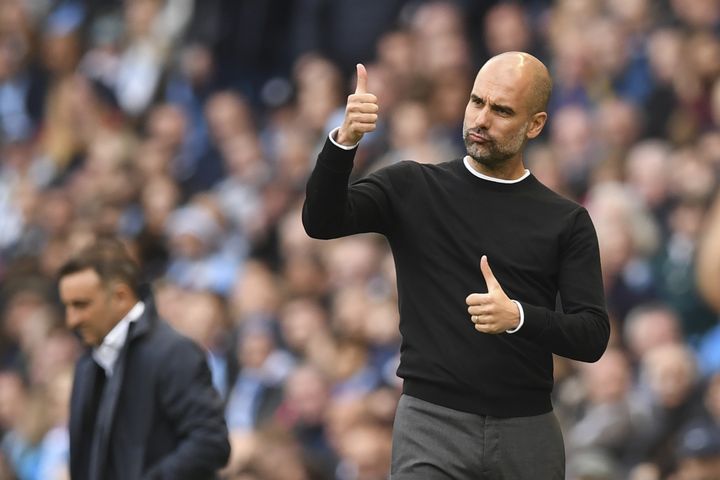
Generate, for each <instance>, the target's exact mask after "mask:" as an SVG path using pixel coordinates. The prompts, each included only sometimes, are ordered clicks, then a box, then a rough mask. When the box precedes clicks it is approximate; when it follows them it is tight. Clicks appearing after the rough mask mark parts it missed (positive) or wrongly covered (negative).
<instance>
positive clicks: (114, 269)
mask: <svg viewBox="0 0 720 480" xmlns="http://www.w3.org/2000/svg"><path fill="white" fill-rule="evenodd" d="M83 270H93V271H95V273H97V274H98V276H99V277H100V281H101V282H102V283H103V284H104V285H107V284H108V283H110V282H111V281H119V282H122V283H124V284H125V285H127V286H128V287H130V288H131V289H132V291H133V293H135V295H138V296H139V294H140V292H139V290H140V267H139V266H138V264H137V263H136V262H135V260H133V258H132V257H131V256H130V253H129V252H128V249H127V248H126V247H125V245H124V244H123V243H122V242H121V241H120V240H118V239H116V238H101V239H98V240H96V241H95V242H94V243H92V244H91V245H89V246H87V247H85V248H83V249H81V250H80V251H78V252H77V253H76V254H74V255H72V256H71V257H70V259H69V260H68V261H67V262H65V264H64V265H63V266H62V267H61V268H60V270H59V272H58V280H60V279H62V278H63V277H65V276H67V275H71V274H73V273H77V272H81V271H83Z"/></svg>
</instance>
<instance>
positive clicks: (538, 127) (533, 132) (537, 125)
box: [525, 112, 547, 139]
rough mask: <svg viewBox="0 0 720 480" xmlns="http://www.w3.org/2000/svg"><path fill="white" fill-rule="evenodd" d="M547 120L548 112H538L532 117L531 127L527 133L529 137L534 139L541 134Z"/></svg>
mask: <svg viewBox="0 0 720 480" xmlns="http://www.w3.org/2000/svg"><path fill="white" fill-rule="evenodd" d="M546 121H547V112H538V113H536V114H535V115H533V116H532V118H530V128H528V131H527V134H526V135H525V136H526V137H527V138H528V139H533V138H535V137H537V136H538V135H540V132H542V129H543V127H544V126H545V122H546Z"/></svg>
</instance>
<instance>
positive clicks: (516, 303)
mask: <svg viewBox="0 0 720 480" xmlns="http://www.w3.org/2000/svg"><path fill="white" fill-rule="evenodd" d="M510 301H511V302H513V303H514V304H515V305H517V307H518V310H519V311H520V323H518V326H517V327H515V328H513V329H512V330H505V333H515V332H517V331H518V330H520V329H521V328H522V326H523V324H524V323H525V310H523V308H522V305H521V304H520V302H518V301H517V300H510Z"/></svg>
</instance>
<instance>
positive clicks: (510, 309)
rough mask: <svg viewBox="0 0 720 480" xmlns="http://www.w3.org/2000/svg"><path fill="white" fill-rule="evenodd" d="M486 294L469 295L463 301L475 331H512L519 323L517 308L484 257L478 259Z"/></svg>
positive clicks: (496, 332)
mask: <svg viewBox="0 0 720 480" xmlns="http://www.w3.org/2000/svg"><path fill="white" fill-rule="evenodd" d="M480 270H481V271H482V274H483V277H484V278H485V283H486V284H487V288H488V292H487V293H471V294H470V295H468V297H467V298H466V299H465V303H467V304H468V313H469V314H470V320H471V321H472V322H473V323H474V324H475V330H477V331H478V332H482V333H490V334H498V333H503V332H505V331H507V330H512V329H514V328H515V327H517V326H518V325H519V323H520V312H519V310H518V306H517V305H516V304H515V302H513V301H512V300H510V298H508V296H507V295H506V294H505V291H504V290H503V289H502V286H500V282H498V280H497V278H495V275H494V274H493V272H492V270H491V269H490V264H489V263H488V260H487V257H486V256H485V255H483V256H482V258H481V259H480Z"/></svg>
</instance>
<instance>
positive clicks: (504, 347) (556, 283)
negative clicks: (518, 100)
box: [303, 140, 610, 417]
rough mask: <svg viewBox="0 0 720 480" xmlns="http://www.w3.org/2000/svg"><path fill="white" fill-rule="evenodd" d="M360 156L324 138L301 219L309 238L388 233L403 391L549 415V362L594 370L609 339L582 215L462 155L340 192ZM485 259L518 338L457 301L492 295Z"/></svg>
mask: <svg viewBox="0 0 720 480" xmlns="http://www.w3.org/2000/svg"><path fill="white" fill-rule="evenodd" d="M355 151H356V150H349V151H346V150H342V149H340V148H338V147H336V146H335V145H333V144H332V143H331V142H330V141H329V140H328V141H327V142H326V144H325V146H324V148H323V150H322V152H321V153H320V155H319V156H318V161H317V164H316V166H315V169H314V171H313V173H312V175H311V177H310V179H309V181H308V185H307V197H306V200H305V205H304V208H303V224H304V226H305V230H306V231H307V233H308V234H309V235H310V236H312V237H315V238H323V239H329V238H336V237H342V236H345V235H350V234H353V233H361V232H378V233H381V234H384V235H385V236H386V237H387V239H388V241H389V243H390V247H391V248H392V252H393V256H394V259H395V267H396V272H397V285H398V299H399V309H400V332H401V334H402V346H401V360H400V367H399V368H398V375H399V376H400V377H402V378H403V379H404V384H403V385H404V386H403V391H404V392H405V393H406V394H408V395H411V396H414V397H417V398H420V399H423V400H426V401H429V402H432V403H435V404H437V405H442V406H446V407H449V408H453V409H456V410H461V411H466V412H473V413H478V414H483V415H491V416H496V417H512V416H529V415H538V414H541V413H545V412H548V411H550V410H552V404H551V401H550V393H551V391H552V386H553V370H552V369H553V366H552V355H551V353H556V354H558V355H562V356H564V357H568V358H572V359H576V360H581V361H587V362H593V361H596V360H598V359H599V358H600V356H601V355H602V354H603V352H604V350H605V347H606V345H607V342H608V337H609V332H610V327H609V322H608V317H607V313H606V311H605V301H604V294H603V285H602V279H601V272H600V256H599V253H598V245H597V236H596V234H595V229H594V227H593V225H592V221H591V220H590V216H589V215H588V213H587V211H586V210H585V209H584V208H583V207H582V206H580V205H578V204H576V203H574V202H572V201H570V200H568V199H566V198H564V197H561V196H560V195H558V194H556V193H554V192H553V191H551V190H550V189H548V188H547V187H545V186H544V185H542V184H541V183H540V182H539V181H538V180H537V179H536V178H535V177H534V176H532V175H530V176H528V177H527V178H525V179H524V180H522V181H520V182H517V183H509V184H506V183H499V182H494V181H490V180H485V179H482V178H478V177H477V176H475V175H473V174H472V173H471V172H470V171H468V169H467V167H466V166H465V165H464V164H463V161H462V160H461V159H457V160H453V161H450V162H446V163H442V164H439V165H427V164H420V163H415V162H400V163H398V164H395V165H392V166H390V167H387V168H384V169H382V170H379V171H377V172H375V173H373V174H371V175H369V176H368V177H366V178H363V179H361V180H359V181H357V182H355V183H354V184H353V185H351V186H350V187H348V178H349V175H350V171H351V170H352V163H353V157H354V155H355ZM482 255H487V257H488V262H489V263H490V267H491V268H492V270H493V273H494V274H495V277H496V278H497V279H498V281H499V282H500V285H501V286H502V287H503V289H504V291H505V293H506V294H507V295H508V296H509V297H510V298H511V299H513V300H517V301H519V302H520V303H521V304H522V307H523V310H524V314H525V323H524V325H523V326H522V328H521V329H520V330H519V331H517V333H513V334H508V333H503V334H500V335H488V334H483V333H479V332H477V331H476V330H475V329H474V326H473V323H472V322H471V321H470V315H469V314H468V312H467V305H466V303H465V298H466V297H467V295H469V294H470V293H476V292H479V293H482V292H487V288H486V286H485V280H484V278H483V275H482V272H481V271H480V257H481V256H482ZM558 294H559V295H560V299H561V304H562V307H563V308H562V310H563V311H562V312H557V311H556V309H555V306H556V300H557V297H558Z"/></svg>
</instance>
